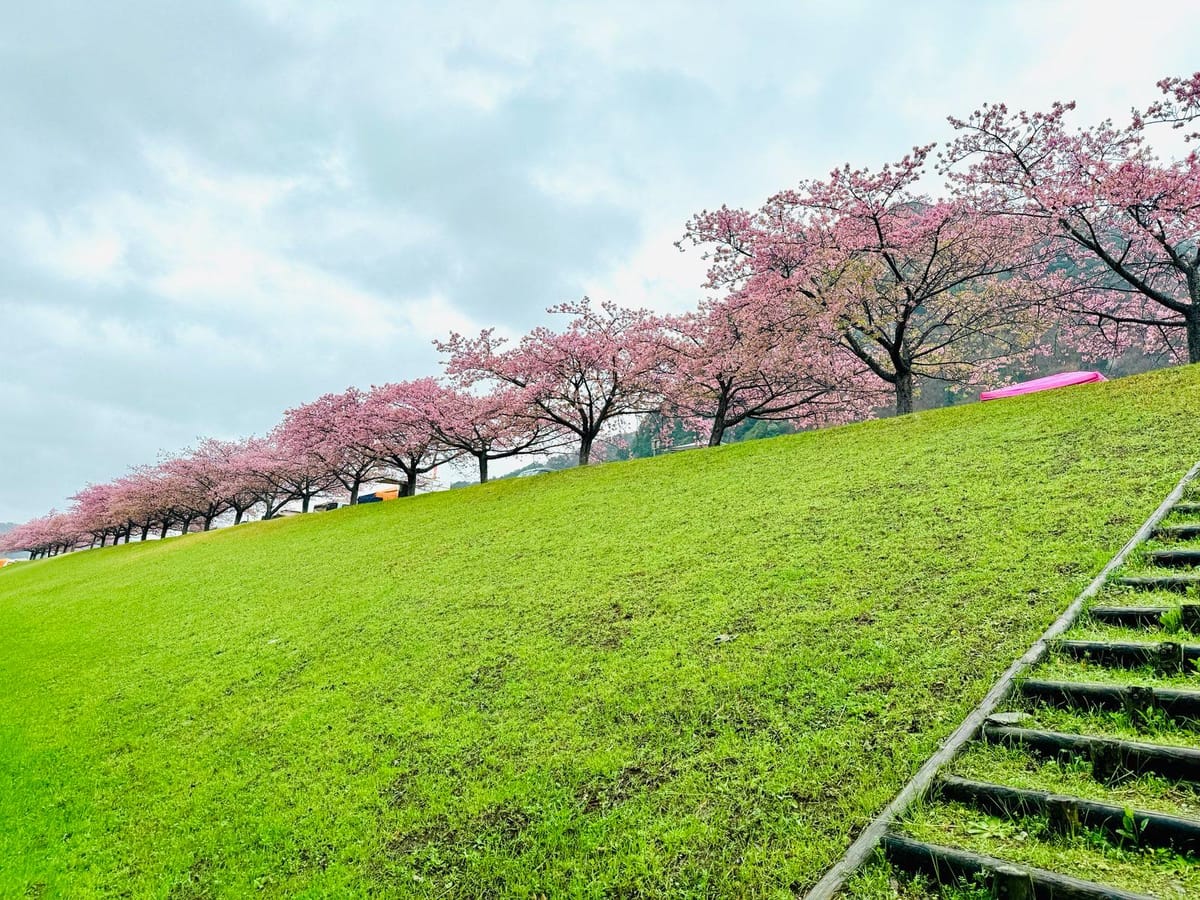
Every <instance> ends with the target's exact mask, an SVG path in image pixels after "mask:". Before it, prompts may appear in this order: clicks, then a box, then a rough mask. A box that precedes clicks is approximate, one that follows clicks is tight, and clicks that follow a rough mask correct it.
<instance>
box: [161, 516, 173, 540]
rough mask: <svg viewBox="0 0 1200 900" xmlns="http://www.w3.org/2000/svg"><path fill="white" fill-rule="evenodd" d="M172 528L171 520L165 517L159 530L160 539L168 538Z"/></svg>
mask: <svg viewBox="0 0 1200 900" xmlns="http://www.w3.org/2000/svg"><path fill="white" fill-rule="evenodd" d="M170 530H171V522H170V520H169V519H163V523H162V528H160V529H159V530H158V539H159V540H160V541H162V540H166V537H167V532H168V531H170Z"/></svg>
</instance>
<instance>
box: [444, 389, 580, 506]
mask: <svg viewBox="0 0 1200 900" xmlns="http://www.w3.org/2000/svg"><path fill="white" fill-rule="evenodd" d="M421 416H422V417H423V418H424V419H425V420H426V421H427V422H428V423H429V425H430V427H431V428H432V429H433V433H434V435H435V436H436V437H437V439H438V440H439V441H440V442H441V444H442V445H443V446H445V447H447V448H449V449H451V450H457V451H459V452H460V453H463V454H465V455H467V456H470V457H472V458H473V459H474V460H475V462H476V465H477V466H478V468H479V482H480V483H481V484H483V483H485V482H487V480H488V463H489V462H491V461H493V460H497V459H508V458H510V457H513V456H519V455H521V454H525V453H540V452H544V451H546V450H549V449H551V448H553V447H555V446H557V445H558V443H559V442H560V441H561V440H562V434H561V429H559V428H558V427H557V426H554V425H552V424H551V423H548V422H546V421H544V420H543V419H541V418H539V417H538V415H537V410H536V407H533V406H531V405H530V404H529V402H528V401H527V400H526V397H525V393H524V392H523V391H521V390H520V389H518V388H514V387H512V386H498V387H496V388H494V389H493V390H491V391H489V392H487V393H485V394H476V393H472V392H471V391H469V390H464V389H461V388H455V387H453V386H447V385H439V386H438V387H437V388H436V389H433V390H430V391H429V392H427V393H426V394H425V395H424V397H423V407H422V409H421Z"/></svg>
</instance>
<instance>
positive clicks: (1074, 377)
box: [979, 372, 1108, 400]
mask: <svg viewBox="0 0 1200 900" xmlns="http://www.w3.org/2000/svg"><path fill="white" fill-rule="evenodd" d="M1096 381H1108V379H1107V378H1105V377H1104V376H1103V375H1101V374H1100V373H1099V372H1059V373H1058V374H1057V375H1047V376H1046V377H1045V378H1035V379H1033V381H1019V382H1017V383H1016V384H1010V385H1009V386H1008V387H1003V388H997V389H996V390H994V391H984V392H983V393H982V394H980V395H979V399H980V400H999V399H1000V398H1001V397H1016V396H1019V395H1020V394H1033V393H1036V392H1037V391H1052V390H1054V388H1060V387H1067V386H1068V385H1072V384H1092V383H1093V382H1096Z"/></svg>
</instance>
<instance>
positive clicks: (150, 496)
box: [111, 466, 169, 543]
mask: <svg viewBox="0 0 1200 900" xmlns="http://www.w3.org/2000/svg"><path fill="white" fill-rule="evenodd" d="M158 475H159V473H158V470H157V469H155V468H154V467H152V466H139V467H137V468H135V469H134V470H133V471H132V472H130V473H128V474H127V475H124V476H122V477H121V478H118V479H117V480H116V481H114V482H113V484H112V487H113V496H112V503H111V509H112V512H113V514H114V516H115V518H116V519H117V520H118V521H120V522H121V523H123V525H124V528H125V535H126V536H125V542H126V543H128V542H129V538H130V535H131V534H132V533H133V531H134V530H137V531H138V534H139V539H140V540H143V541H144V540H146V539H147V538H148V537H149V535H150V530H151V529H152V528H153V527H154V526H155V525H160V526H163V525H165V524H166V523H167V520H168V515H169V510H167V508H166V507H165V506H164V504H163V493H162V486H161V484H160V483H159V478H158ZM161 536H162V535H161V533H160V537H161Z"/></svg>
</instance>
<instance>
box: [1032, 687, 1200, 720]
mask: <svg viewBox="0 0 1200 900" xmlns="http://www.w3.org/2000/svg"><path fill="white" fill-rule="evenodd" d="M1017 689H1018V690H1019V691H1020V692H1021V696H1023V697H1025V698H1026V699H1028V700H1036V701H1038V702H1040V703H1046V704H1049V705H1051V706H1062V707H1066V708H1068V709H1124V710H1126V711H1128V712H1129V714H1130V718H1131V719H1133V721H1134V722H1135V723H1137V722H1141V721H1144V720H1145V719H1146V718H1147V717H1148V716H1149V715H1150V712H1151V710H1157V711H1159V712H1161V713H1163V714H1164V715H1166V716H1167V717H1168V718H1172V719H1187V720H1196V719H1200V691H1186V690H1179V689H1176V688H1153V687H1146V686H1144V685H1138V684H1093V683H1088V682H1077V681H1041V680H1038V679H1033V678H1031V679H1029V680H1028V681H1023V682H1021V684H1020V685H1019V686H1018V688H1017Z"/></svg>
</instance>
